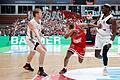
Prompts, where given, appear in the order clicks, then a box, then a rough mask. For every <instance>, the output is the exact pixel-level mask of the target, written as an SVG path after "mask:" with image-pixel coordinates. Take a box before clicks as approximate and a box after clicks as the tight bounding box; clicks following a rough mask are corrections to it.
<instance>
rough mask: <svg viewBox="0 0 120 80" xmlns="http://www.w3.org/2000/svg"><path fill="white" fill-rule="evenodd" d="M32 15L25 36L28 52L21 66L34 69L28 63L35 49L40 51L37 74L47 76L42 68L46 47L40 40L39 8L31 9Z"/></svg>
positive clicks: (30, 69) (40, 14)
mask: <svg viewBox="0 0 120 80" xmlns="http://www.w3.org/2000/svg"><path fill="white" fill-rule="evenodd" d="M33 16H34V18H33V19H32V20H30V22H29V23H28V28H27V37H26V41H27V43H28V46H29V47H30V53H29V55H28V57H27V62H26V64H25V65H24V66H23V68H24V69H26V70H29V71H34V69H33V68H32V67H31V65H30V62H31V61H32V58H33V56H34V55H35V52H36V51H37V52H38V53H40V55H39V70H38V73H37V74H38V75H40V76H47V74H46V73H45V72H44V69H43V62H44V57H45V53H46V48H45V46H44V45H43V44H42V42H41V40H40V34H41V18H42V12H41V10H40V9H39V8H36V9H35V10H34V11H33Z"/></svg>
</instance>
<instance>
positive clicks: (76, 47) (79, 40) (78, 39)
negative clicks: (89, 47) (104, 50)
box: [69, 25, 86, 58]
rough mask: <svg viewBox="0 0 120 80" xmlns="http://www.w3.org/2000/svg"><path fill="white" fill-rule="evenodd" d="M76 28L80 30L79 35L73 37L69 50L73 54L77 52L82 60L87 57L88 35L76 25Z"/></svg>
mask: <svg viewBox="0 0 120 80" xmlns="http://www.w3.org/2000/svg"><path fill="white" fill-rule="evenodd" d="M75 28H76V29H77V30H78V33H77V34H76V35H75V36H73V37H71V45H70V47H69V50H70V51H72V52H73V53H74V52H76V53H77V54H78V55H79V56H80V57H81V58H83V56H84V55H85V47H86V35H85V33H84V30H83V29H82V28H81V27H80V26H78V25H76V27H75Z"/></svg>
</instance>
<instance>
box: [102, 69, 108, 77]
mask: <svg viewBox="0 0 120 80" xmlns="http://www.w3.org/2000/svg"><path fill="white" fill-rule="evenodd" d="M107 75H108V71H107V67H105V68H104V69H103V76H107Z"/></svg>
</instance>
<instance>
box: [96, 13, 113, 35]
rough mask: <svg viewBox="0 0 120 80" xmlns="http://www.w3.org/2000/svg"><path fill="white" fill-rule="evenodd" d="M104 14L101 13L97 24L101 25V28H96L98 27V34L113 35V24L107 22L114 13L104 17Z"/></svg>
mask: <svg viewBox="0 0 120 80" xmlns="http://www.w3.org/2000/svg"><path fill="white" fill-rule="evenodd" d="M103 16H104V14H102V15H101V17H100V19H99V20H98V22H97V25H99V26H101V28H96V29H97V34H98V35H100V36H101V37H104V36H111V35H112V32H111V25H110V24H107V23H106V22H107V20H109V19H110V18H111V17H113V15H111V14H110V15H108V16H107V17H105V18H104V19H103Z"/></svg>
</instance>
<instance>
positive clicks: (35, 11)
mask: <svg viewBox="0 0 120 80" xmlns="http://www.w3.org/2000/svg"><path fill="white" fill-rule="evenodd" d="M39 11H41V9H40V8H35V9H34V11H33V16H34V17H35V14H36V13H39Z"/></svg>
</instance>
